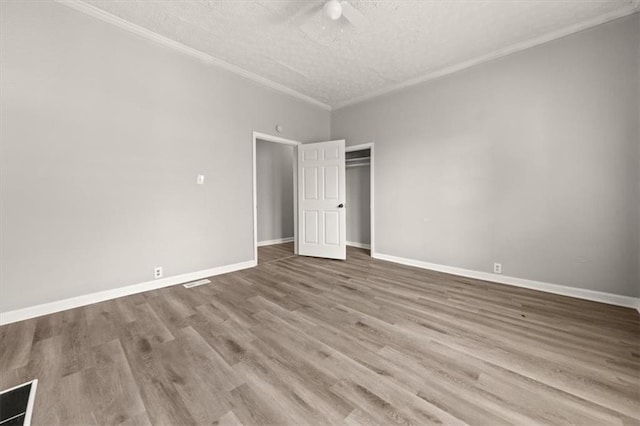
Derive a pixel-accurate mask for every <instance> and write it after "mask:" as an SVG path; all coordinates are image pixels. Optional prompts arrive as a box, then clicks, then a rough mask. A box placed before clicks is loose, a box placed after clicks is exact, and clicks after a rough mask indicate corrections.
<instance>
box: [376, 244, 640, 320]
mask: <svg viewBox="0 0 640 426" xmlns="http://www.w3.org/2000/svg"><path fill="white" fill-rule="evenodd" d="M372 257H374V258H375V259H380V260H387V261H389V262H394V263H400V264H402V265H408V266H415V267H417V268H422V269H430V270H432V271H438V272H445V273H447V274H452V275H460V276H463V277H468V278H475V279H478V280H483V281H492V282H496V283H500V284H507V285H512V286H515V287H523V288H528V289H532V290H539V291H544V292H547V293H553V294H560V295H563V296H570V297H575V298H578V299H585V300H592V301H595V302H602V303H608V304H610V305H617V306H624V307H627V308H635V309H638V312H640V299H639V298H637V297H630V296H622V295H619V294H612V293H604V292H600V291H594V290H587V289H583V288H576V287H567V286H564V285H559V284H550V283H545V282H541V281H533V280H527V279H524V278H517V277H509V276H505V275H498V274H492V273H489V272H480V271H473V270H470V269H462V268H456V267H453V266H445V265H438V264H436V263H429V262H423V261H420V260H413V259H406V258H403V257H396V256H391V255H388V254H382V253H374V254H372Z"/></svg>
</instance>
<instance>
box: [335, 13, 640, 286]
mask: <svg viewBox="0 0 640 426" xmlns="http://www.w3.org/2000/svg"><path fill="white" fill-rule="evenodd" d="M639 21H640V20H639V15H638V14H636V15H633V16H630V17H627V18H623V19H620V20H617V21H615V22H612V23H609V24H606V25H602V26H599V27H596V28H593V29H590V30H587V31H584V32H581V33H578V34H575V35H572V36H569V37H565V38H563V39H560V40H556V41H553V42H550V43H547V44H545V45H542V46H538V47H535V48H532V49H529V50H526V51H523V52H521V53H518V54H514V55H510V56H507V57H504V58H502V59H500V60H496V61H493V62H490V63H486V64H483V65H480V66H477V67H474V68H471V69H468V70H466V71H462V72H459V73H456V74H454V75H451V76H448V77H444V78H440V79H437V80H433V81H431V82H427V83H424V84H421V85H420V86H417V87H413V88H410V89H408V90H404V91H402V92H397V93H394V94H390V95H388V96H385V97H382V98H377V99H374V100H371V101H368V102H365V103H362V104H358V105H355V106H351V107H346V108H343V109H340V110H337V111H334V112H333V113H332V117H331V126H332V138H333V139H341V138H345V139H346V140H347V142H348V144H350V145H352V144H360V143H365V142H375V144H376V176H375V178H376V193H375V196H376V201H375V202H376V206H375V211H376V250H377V251H378V252H379V253H384V254H389V255H394V256H400V257H404V258H409V259H415V260H421V261H426V262H432V263H437V264H442V265H449V266H455V267H460V268H466V269H472V270H477V271H485V272H491V271H492V264H493V262H501V263H502V264H503V274H504V275H510V276H515V277H520V278H527V279H532V280H539V281H544V282H549V283H555V284H561V285H566V286H573V287H581V288H585V289H592V290H598V291H604V292H609V293H615V294H621V295H627V296H636V295H638V281H639V280H640V278H639V276H638V274H639V272H638V250H639V249H638V246H639V242H638V231H639V230H638V217H639V211H638V205H639V200H638V194H639V193H638V144H639V134H638V132H639V128H638V116H639V115H638V114H639V111H638V103H639V90H638V89H639V85H638V75H639V69H638V62H639V58H640V53H639V42H638V40H640V31H639V27H640V22H639Z"/></svg>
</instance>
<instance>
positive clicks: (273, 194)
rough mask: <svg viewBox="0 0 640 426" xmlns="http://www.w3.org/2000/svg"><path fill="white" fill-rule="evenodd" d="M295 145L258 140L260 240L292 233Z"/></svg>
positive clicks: (286, 235)
mask: <svg viewBox="0 0 640 426" xmlns="http://www.w3.org/2000/svg"><path fill="white" fill-rule="evenodd" d="M293 166H294V162H293V146H291V145H284V144H280V143H273V142H267V141H262V140H258V142H257V143H256V170H257V173H256V181H257V188H258V190H257V198H258V205H257V208H258V242H260V241H269V240H276V239H280V238H289V237H293Z"/></svg>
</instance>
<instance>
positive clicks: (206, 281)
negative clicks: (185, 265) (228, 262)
mask: <svg viewBox="0 0 640 426" xmlns="http://www.w3.org/2000/svg"><path fill="white" fill-rule="evenodd" d="M210 282H211V281H210V280H198V281H191V282H190V283H186V284H183V285H184V288H191V287H197V286H199V285H203V284H209V283H210Z"/></svg>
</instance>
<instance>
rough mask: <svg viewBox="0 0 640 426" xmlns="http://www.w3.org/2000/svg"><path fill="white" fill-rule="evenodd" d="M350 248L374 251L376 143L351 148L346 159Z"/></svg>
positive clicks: (369, 252)
mask: <svg viewBox="0 0 640 426" xmlns="http://www.w3.org/2000/svg"><path fill="white" fill-rule="evenodd" d="M345 172H346V192H347V193H346V207H347V209H346V210H347V212H346V213H347V246H351V247H358V248H362V249H366V250H368V253H367V254H368V255H371V253H372V252H373V241H374V232H373V224H374V222H373V205H374V204H373V144H372V143H371V144H364V145H356V146H348V147H347V148H346V156H345Z"/></svg>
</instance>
